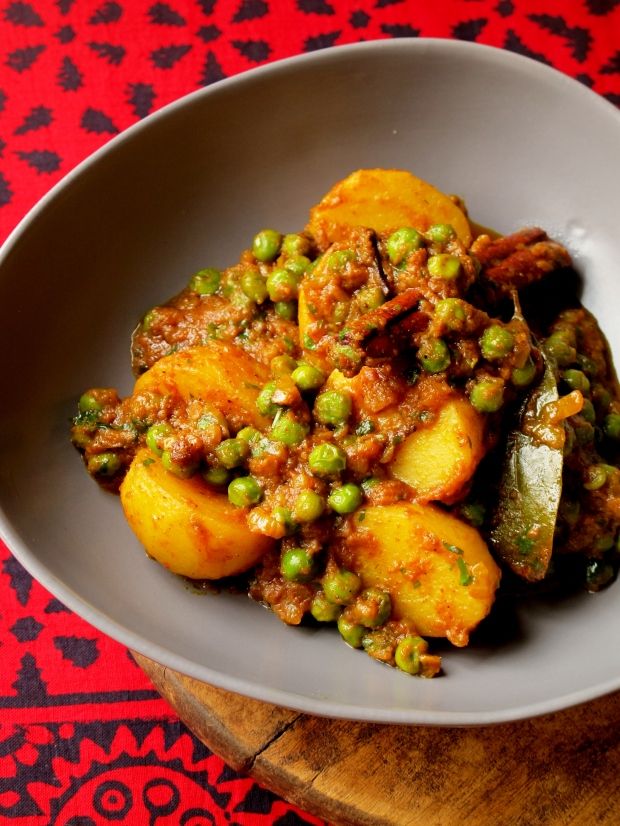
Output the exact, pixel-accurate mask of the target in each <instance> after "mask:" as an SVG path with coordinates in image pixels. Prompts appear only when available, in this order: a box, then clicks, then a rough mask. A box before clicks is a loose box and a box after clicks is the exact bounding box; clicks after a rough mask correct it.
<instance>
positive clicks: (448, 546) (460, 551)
mask: <svg viewBox="0 0 620 826" xmlns="http://www.w3.org/2000/svg"><path fill="white" fill-rule="evenodd" d="M442 545H443V546H444V548H445V549H446V550H447V551H450V553H453V554H459V555H460V556H462V555H463V549H462V548H459V547H458V546H457V545H451V544H450V543H449V542H442Z"/></svg>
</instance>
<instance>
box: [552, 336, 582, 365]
mask: <svg viewBox="0 0 620 826" xmlns="http://www.w3.org/2000/svg"><path fill="white" fill-rule="evenodd" d="M544 346H545V351H546V352H547V353H549V354H550V355H551V357H552V358H553V359H555V361H556V362H557V365H558V367H568V365H569V364H572V363H573V362H574V361H575V360H576V358H577V351H576V350H575V347H574V346H573V344H572V343H571V340H570V339H569V338H568V337H567V335H566V333H564V332H563V331H558V332H555V333H552V334H551V335H550V336H549V338H548V339H546V340H545V345H544Z"/></svg>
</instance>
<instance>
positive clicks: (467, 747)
mask: <svg viewBox="0 0 620 826" xmlns="http://www.w3.org/2000/svg"><path fill="white" fill-rule="evenodd" d="M135 657H136V660H137V662H138V664H139V665H140V666H141V667H142V668H143V669H144V671H145V672H146V673H147V674H148V675H149V677H150V678H151V680H152V681H153V683H154V685H155V686H156V688H157V689H158V690H159V691H160V693H161V694H162V695H163V696H164V697H165V698H166V699H167V700H168V701H169V702H170V704H171V705H172V706H173V707H174V709H175V710H176V711H177V713H178V714H179V716H180V717H181V719H182V720H183V721H184V722H185V723H186V724H187V725H188V727H189V728H190V729H191V730H192V731H193V732H194V733H195V734H196V735H197V737H199V738H200V739H201V740H202V741H203V742H204V743H205V744H206V745H207V746H208V747H209V748H210V749H211V750H212V751H214V752H215V753H216V754H219V755H220V756H221V757H222V758H223V759H224V760H225V761H226V762H227V763H228V764H229V765H231V766H232V767H233V768H235V769H236V770H238V771H243V772H247V773H249V774H251V775H252V776H253V777H254V778H256V780H258V781H259V782H261V783H263V784H264V785H265V786H267V787H268V788H270V789H271V790H272V791H274V792H277V793H278V794H280V795H281V796H282V797H284V798H286V799H287V800H289V801H291V802H293V803H296V804H297V805H299V806H301V807H302V808H304V809H305V810H306V811H309V812H311V813H312V814H315V815H317V816H319V817H323V818H325V819H326V820H327V821H329V822H330V823H332V824H337V826H455V824H458V826H460V825H461V824H474V826H560V824H561V826H590V824H610V826H612V824H613V826H618V824H620V771H618V767H619V766H620V693H616V694H612V695H609V696H607V697H603V698H601V699H599V700H595V701H593V702H591V703H587V704H585V705H581V706H577V707H575V708H572V709H568V710H565V711H561V712H557V713H555V714H549V715H546V716H544V717H538V718H535V719H533V720H526V721H522V722H517V723H507V724H502V725H494V726H486V727H473V728H438V727H417V726H389V725H376V724H371V723H352V722H349V721H346V720H331V719H324V718H319V717H311V716H309V715H305V714H300V713H298V712H295V711H290V710H287V709H284V708H279V707H276V706H272V705H268V704H267V703H261V702H258V701H256V700H250V699H248V698H246V697H241V696H239V695H236V694H231V693H229V692H226V691H223V690H222V689H219V688H214V687H213V686H210V685H207V684H205V683H201V682H199V681H197V680H194V679H192V678H190V677H186V676H183V675H182V674H179V673H177V672H175V671H171V670H170V669H167V668H165V667H163V666H161V665H158V664H157V663H155V662H153V661H152V660H148V659H146V658H145V657H142V656H141V655H139V654H135Z"/></svg>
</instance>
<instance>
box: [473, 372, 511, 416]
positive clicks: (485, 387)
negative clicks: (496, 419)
mask: <svg viewBox="0 0 620 826" xmlns="http://www.w3.org/2000/svg"><path fill="white" fill-rule="evenodd" d="M469 401H470V402H471V403H472V405H473V406H474V407H475V409H476V410H477V411H478V412H479V413H496V412H497V411H498V410H499V409H500V407H501V406H502V405H503V404H504V382H503V380H502V379H500V378H484V379H478V381H476V382H475V384H474V385H473V387H472V388H471V390H470V391H469Z"/></svg>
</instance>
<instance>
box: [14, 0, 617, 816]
mask: <svg viewBox="0 0 620 826" xmlns="http://www.w3.org/2000/svg"><path fill="white" fill-rule="evenodd" d="M394 37H447V38H458V39H461V40H472V41H477V42H479V43H486V44H490V45H494V46H500V47H503V48H506V49H509V50H511V51H515V52H519V53H520V54H523V55H527V56H529V57H531V58H533V59H535V60H539V61H542V62H543V63H548V64H550V65H553V66H555V67H556V68H558V69H560V70H562V71H564V72H566V73H567V74H569V75H571V76H573V77H575V78H577V79H578V80H579V81H581V82H582V83H584V84H585V85H587V86H589V87H590V88H592V89H593V90H594V91H595V92H597V93H599V94H601V95H603V96H604V97H606V98H607V99H608V100H609V101H611V102H612V103H614V104H617V105H620V0H529V2H528V1H527V0H461V2H457V0H350V1H349V2H344V1H343V0H166V1H165V2H158V1H157V0H0V241H2V240H4V238H5V237H6V236H7V235H8V233H9V232H10V231H11V229H12V228H13V227H14V226H15V225H16V224H17V223H18V221H19V220H20V219H21V218H22V217H23V215H24V214H25V213H26V212H27V211H28V209H29V208H30V207H31V206H32V205H33V204H34V203H35V202H36V201H37V200H38V199H39V198H40V197H41V196H42V195H43V194H44V193H45V192H46V191H47V190H48V189H49V188H50V187H51V186H52V184H54V183H55V182H56V181H58V180H59V179H60V178H61V177H62V176H63V175H65V174H66V173H67V172H68V171H69V170H70V169H71V168H72V167H73V166H75V164H77V163H78V162H79V161H80V160H82V159H83V158H85V157H86V156H87V155H89V154H90V153H91V152H93V151H94V150H95V149H97V148H98V147H99V146H101V145H102V144H103V143H105V142H106V141H107V140H109V139H110V138H112V137H113V136H114V135H116V134H118V133H119V132H121V131H122V130H123V129H125V128H126V127H128V126H129V125H130V124H132V123H134V122H135V121H136V120H138V119H140V118H144V117H145V116H146V115H148V114H150V113H151V112H154V111H155V110H156V109H158V108H160V107H161V106H163V105H164V104H166V103H169V102H170V101H172V100H175V99H176V98H178V97H180V96H181V95H184V94H186V93H187V92H191V91H193V90H195V89H198V88H200V87H202V86H206V85H208V84H211V83H216V82H217V81H218V80H220V79H222V78H225V77H228V76H230V75H233V74H236V73H238V72H242V71H246V70H248V69H251V68H252V67H254V66H257V65H259V64H262V63H265V62H267V61H272V60H277V59H279V58H283V57H288V56H290V55H294V54H299V53H302V52H310V51H314V50H316V49H322V48H325V47H328V46H335V45H339V44H344V43H353V42H357V41H361V40H373V39H379V38H394ZM619 157H620V148H619ZM0 460H1V457H0ZM320 822H321V821H319V820H318V819H317V818H316V817H314V816H312V815H311V814H308V813H304V812H301V811H300V810H298V809H296V808H295V807H293V806H291V805H289V804H287V803H285V802H284V801H282V800H280V799H279V798H277V797H275V796H274V795H272V794H271V793H270V792H269V791H267V790H265V789H262V788H260V787H258V786H257V785H256V784H255V783H254V782H253V781H252V780H251V779H250V778H248V777H243V776H239V775H237V774H235V773H234V772H233V771H231V770H230V769H229V768H228V767H227V766H226V765H225V764H224V763H223V762H222V760H221V759H220V758H218V757H217V756H215V755H213V754H211V753H210V752H209V751H208V750H207V749H206V748H205V747H204V746H203V745H202V744H201V743H200V742H199V741H198V740H197V739H196V738H195V737H194V736H193V735H192V734H191V733H190V732H189V731H187V729H186V728H185V727H184V726H183V724H182V723H180V721H179V720H178V718H177V717H176V716H175V714H174V712H173V711H172V710H171V709H170V707H169V706H168V705H167V704H166V703H165V702H164V701H163V700H162V699H160V698H159V696H158V695H157V693H156V692H155V691H154V690H153V687H152V686H151V685H150V683H149V682H148V680H147V679H146V677H145V676H144V675H143V673H142V672H141V671H140V669H139V668H138V667H137V666H136V664H135V663H134V662H133V660H132V657H131V655H130V653H129V652H128V651H127V650H126V649H125V648H123V647H122V646H120V645H119V644H117V643H115V642H113V641H111V640H110V639H108V638H107V637H105V636H103V635H102V634H100V633H99V632H98V631H96V630H95V629H94V628H92V627H91V626H89V625H88V624H87V623H85V622H84V621H83V620H81V619H80V618H79V617H77V616H76V615H75V614H73V613H72V612H70V611H68V610H67V609H66V608H65V607H64V606H63V605H62V604H61V603H60V602H58V600H56V599H55V598H54V597H53V596H51V595H50V594H49V593H47V592H46V591H45V590H44V589H43V588H42V587H41V586H40V585H39V584H38V583H36V582H34V581H33V580H32V578H31V577H30V576H29V574H27V573H26V572H25V571H24V569H23V568H22V567H21V566H20V564H19V563H18V562H17V561H16V560H15V559H14V558H13V557H12V556H11V554H10V553H9V551H8V550H7V549H6V548H4V547H3V546H2V545H0V823H1V824H5V823H6V824H8V825H9V826H43V825H44V824H45V826H47V824H50V826H51V824H54V826H101V824H130V826H142V824H145V826H168V824H175V825H178V826H203V824H205V825H206V824H239V826H241V825H242V824H252V826H263V824H264V826H267V825H268V824H269V826H271V824H277V826H298V825H299V824H318V823H320Z"/></svg>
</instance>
